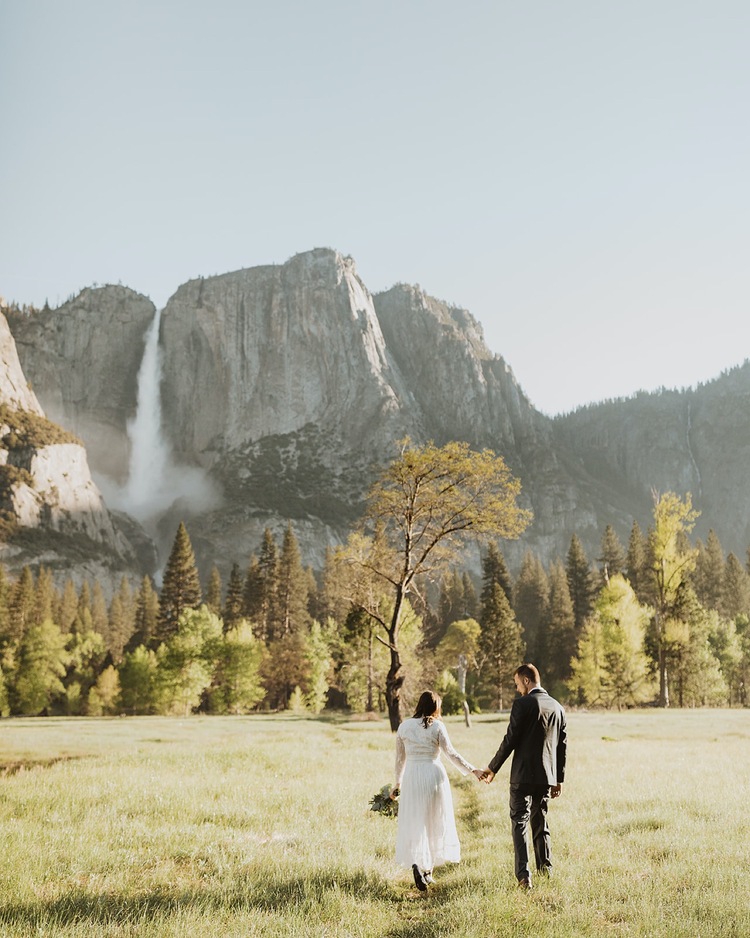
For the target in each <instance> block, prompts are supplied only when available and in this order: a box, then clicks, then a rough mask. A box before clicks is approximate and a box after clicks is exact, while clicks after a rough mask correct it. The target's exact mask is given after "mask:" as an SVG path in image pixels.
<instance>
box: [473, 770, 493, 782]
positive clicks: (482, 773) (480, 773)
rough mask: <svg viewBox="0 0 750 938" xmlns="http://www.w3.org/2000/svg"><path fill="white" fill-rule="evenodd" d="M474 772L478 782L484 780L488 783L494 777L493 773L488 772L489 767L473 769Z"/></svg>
mask: <svg viewBox="0 0 750 938" xmlns="http://www.w3.org/2000/svg"><path fill="white" fill-rule="evenodd" d="M474 774H475V775H476V777H477V778H478V779H479V781H480V782H486V783H487V784H488V785H489V783H490V782H491V781H492V779H493V778H494V777H495V773H494V772H490V770H489V769H474Z"/></svg>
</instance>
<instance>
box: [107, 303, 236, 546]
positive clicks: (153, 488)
mask: <svg viewBox="0 0 750 938" xmlns="http://www.w3.org/2000/svg"><path fill="white" fill-rule="evenodd" d="M160 324H161V310H158V311H157V313H156V315H155V316H154V319H153V322H152V323H151V325H150V326H149V329H148V332H147V333H146V344H145V348H144V351H143V359H142V361H141V366H140V368H139V370H138V398H137V404H136V411H135V416H134V417H133V418H131V419H130V420H129V421H128V424H127V430H128V438H129V440H130V461H129V465H128V478H127V481H126V483H125V484H124V485H123V486H115V485H114V484H113V483H112V482H111V480H110V481H109V483H108V484H107V485H106V490H105V491H104V495H105V499H106V500H107V502H108V504H109V505H110V506H111V507H112V508H116V509H118V510H120V511H124V512H126V513H127V514H129V515H131V516H132V517H133V518H135V519H136V520H137V521H139V522H140V523H141V524H142V525H143V527H144V528H145V529H146V530H147V531H148V532H149V533H150V534H152V535H153V534H154V533H155V531H156V527H157V524H158V521H159V519H160V518H161V517H162V516H163V515H164V514H165V513H166V512H167V511H168V510H169V509H170V508H171V507H172V506H173V505H174V504H175V502H177V501H180V500H184V502H185V505H184V508H185V511H184V513H185V515H189V514H196V513H198V512H200V511H205V510H208V509H210V508H212V507H214V506H215V505H217V504H218V501H219V498H218V493H217V491H216V489H215V487H214V485H213V484H212V482H211V480H210V479H209V478H208V476H207V475H206V473H205V472H204V471H203V470H202V469H200V468H198V467H195V466H178V465H175V463H174V460H173V457H172V451H171V448H170V446H169V444H168V442H167V439H166V436H165V434H164V433H163V430H162V411H161V376H162V362H161V350H160V348H159V327H160Z"/></svg>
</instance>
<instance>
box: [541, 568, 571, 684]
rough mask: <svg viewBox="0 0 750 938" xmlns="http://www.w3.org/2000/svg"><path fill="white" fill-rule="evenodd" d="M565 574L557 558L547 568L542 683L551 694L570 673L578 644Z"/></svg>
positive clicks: (564, 682)
mask: <svg viewBox="0 0 750 938" xmlns="http://www.w3.org/2000/svg"><path fill="white" fill-rule="evenodd" d="M568 583H569V577H568V574H567V573H566V571H565V569H564V568H563V566H562V564H561V563H560V562H559V561H558V562H556V563H553V564H552V566H551V567H550V571H549V604H548V606H547V621H546V628H545V633H544V634H545V639H546V642H545V647H544V654H543V656H542V661H543V662H544V671H543V676H544V684H545V687H547V688H548V689H549V690H550V693H552V694H553V696H557V695H558V694H562V691H563V689H564V687H565V685H566V681H567V680H568V679H569V678H570V675H571V662H572V660H573V657H574V655H575V653H576V649H577V645H578V635H579V629H578V628H577V627H576V618H575V608H574V605H573V600H572V598H571V595H570V588H569V586H568Z"/></svg>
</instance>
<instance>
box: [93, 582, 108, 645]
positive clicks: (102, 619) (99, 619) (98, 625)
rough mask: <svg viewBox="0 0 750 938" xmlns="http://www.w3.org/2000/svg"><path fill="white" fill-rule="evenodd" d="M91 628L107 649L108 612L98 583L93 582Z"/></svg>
mask: <svg viewBox="0 0 750 938" xmlns="http://www.w3.org/2000/svg"><path fill="white" fill-rule="evenodd" d="M91 626H92V628H93V629H94V631H95V632H98V633H99V634H100V635H101V636H102V637H103V638H104V641H105V642H106V643H107V646H108V647H109V634H108V633H109V610H108V609H107V601H106V600H105V598H104V593H103V592H102V588H101V586H100V585H99V583H98V581H95V582H94V586H93V589H92V590H91Z"/></svg>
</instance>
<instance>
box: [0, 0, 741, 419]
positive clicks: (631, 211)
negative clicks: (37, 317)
mask: <svg viewBox="0 0 750 938" xmlns="http://www.w3.org/2000/svg"><path fill="white" fill-rule="evenodd" d="M748 50H750V3H748V2H747V0H564V2H563V0H481V2H480V0H462V2H461V3H458V2H456V0H370V2H365V0H315V2H313V0H266V2H263V3H260V2H256V0H211V2H196V0H171V2H169V0H163V2H160V0H122V2H120V0H0V135H1V139H2V142H1V144H0V295H2V296H4V297H5V298H6V299H9V300H17V301H18V302H27V303H35V304H39V305H41V304H42V303H44V301H45V299H47V300H48V301H49V303H50V304H51V305H56V304H58V303H60V302H63V301H64V300H65V299H67V297H68V296H69V295H70V294H73V293H76V292H78V290H80V289H81V288H83V287H85V286H89V285H91V284H93V283H100V284H101V283H118V282H122V283H123V284H125V285H127V286H129V287H132V288H133V289H134V290H138V291H139V292H142V293H146V294H148V295H149V296H151V298H152V299H153V300H154V301H155V302H156V303H158V304H159V305H163V304H164V303H165V302H166V300H167V299H168V297H169V296H170V295H171V294H172V293H173V292H174V290H176V288H177V287H178V286H179V284H180V283H183V282H184V281H186V280H188V279H190V278H192V277H196V276H199V275H206V276H207V275H211V274H217V273H224V272H226V271H229V270H236V269H237V268H240V267H252V266H255V265H257V264H267V263H282V262H283V261H285V260H286V259H287V258H288V257H290V256H291V255H293V254H296V253H299V252H301V251H306V250H309V249H311V248H314V247H334V248H337V249H338V250H340V251H342V252H343V253H345V254H351V255H352V256H353V257H354V258H355V260H356V262H357V269H358V271H359V273H360V275H361V276H362V278H363V280H364V281H365V283H366V285H367V286H368V288H369V289H370V290H371V291H372V292H377V291H379V290H383V289H387V288H388V287H389V286H391V285H392V284H394V283H396V282H398V281H405V282H408V283H419V284H420V285H421V286H422V287H423V288H424V290H425V291H426V292H428V293H430V294H432V295H434V296H437V297H439V298H441V299H444V300H448V301H450V302H453V303H456V304H458V305H461V306H464V307H466V308H467V309H469V310H470V311H471V312H472V313H473V314H474V316H475V317H476V318H477V319H478V320H479V321H480V322H481V323H482V325H483V326H484V330H485V337H486V339H487V344H488V345H489V347H490V348H491V349H492V351H494V352H497V353H499V354H501V355H502V356H503V357H504V358H505V359H506V361H507V362H508V363H509V364H510V366H511V367H512V368H513V370H514V372H515V374H516V377H517V378H518V380H519V382H520V384H521V386H522V387H523V388H524V390H525V391H526V392H527V394H528V395H529V397H530V398H531V400H532V402H533V403H534V404H535V405H536V406H537V407H539V408H540V409H541V410H543V411H545V412H546V413H549V414H553V413H557V412H559V411H564V410H568V409H571V408H573V407H575V406H577V405H579V404H583V403H586V402H588V401H592V400H602V399H604V398H607V397H614V396H620V395H628V394H631V393H633V392H635V391H637V390H638V389H641V388H643V389H648V390H650V389H654V388H657V387H660V386H666V387H682V386H689V385H692V384H694V383H696V382H698V381H703V380H706V379H710V378H712V377H715V376H716V375H718V374H719V373H720V372H721V371H722V370H723V369H725V368H728V367H731V366H733V365H736V364H739V363H740V362H742V361H743V360H744V359H745V358H747V357H749V356H750V316H749V315H748V314H749V313H750V263H749V254H750V251H749V248H750V120H748V107H749V105H750V53H749V51H748Z"/></svg>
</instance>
